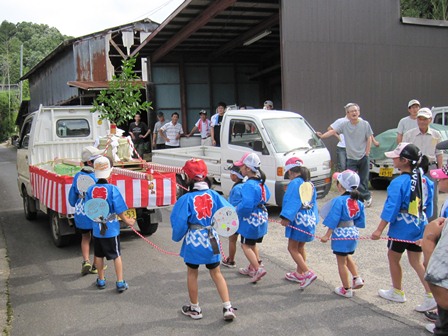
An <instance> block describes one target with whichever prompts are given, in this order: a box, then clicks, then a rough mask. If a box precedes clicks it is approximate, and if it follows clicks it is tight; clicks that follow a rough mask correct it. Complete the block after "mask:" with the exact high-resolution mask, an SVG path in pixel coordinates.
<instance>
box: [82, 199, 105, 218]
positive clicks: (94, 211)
mask: <svg viewBox="0 0 448 336" xmlns="http://www.w3.org/2000/svg"><path fill="white" fill-rule="evenodd" d="M84 212H85V214H86V216H87V217H89V218H90V219H91V220H93V221H95V222H103V221H104V220H105V219H106V218H107V217H108V215H109V204H108V203H107V201H106V200H104V199H102V198H92V199H90V200H88V201H87V202H86V204H84Z"/></svg>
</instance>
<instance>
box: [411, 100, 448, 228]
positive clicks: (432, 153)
mask: <svg viewBox="0 0 448 336" xmlns="http://www.w3.org/2000/svg"><path fill="white" fill-rule="evenodd" d="M431 121H432V112H431V110H430V109H429V108H427V107H423V108H421V109H420V110H418V113H417V125H418V127H417V128H413V129H411V130H409V131H407V132H406V133H405V134H404V135H403V142H409V143H412V144H414V145H416V146H417V147H418V148H419V149H420V150H421V151H422V154H423V155H426V156H427V157H428V159H429V163H430V166H429V169H436V168H442V165H443V153H442V151H441V150H439V149H437V148H436V146H437V144H438V143H439V142H440V141H441V139H442V135H441V134H440V132H439V131H437V130H435V129H432V128H431V127H430V126H429V125H430V124H431ZM428 177H429V178H430V179H431V180H432V181H433V182H434V199H433V202H434V204H433V215H432V217H431V218H430V219H429V220H430V221H431V220H433V219H436V218H437V215H438V199H439V197H438V194H439V192H438V188H437V180H435V179H433V178H432V177H431V175H428Z"/></svg>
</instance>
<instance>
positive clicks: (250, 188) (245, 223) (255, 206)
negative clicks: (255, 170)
mask: <svg viewBox="0 0 448 336" xmlns="http://www.w3.org/2000/svg"><path fill="white" fill-rule="evenodd" d="M241 193H242V195H243V198H242V200H241V202H240V203H239V204H238V205H237V206H236V207H235V208H236V212H237V214H238V219H239V221H240V226H239V228H238V231H237V232H238V233H239V234H241V236H243V237H244V238H247V239H258V238H261V237H263V236H264V235H265V234H266V233H267V232H268V211H267V209H266V206H265V205H266V203H267V201H268V200H269V197H271V193H270V191H269V189H268V187H267V186H266V185H263V184H262V183H261V180H259V179H256V178H250V179H248V180H247V181H246V182H244V184H243V187H242V189H241Z"/></svg>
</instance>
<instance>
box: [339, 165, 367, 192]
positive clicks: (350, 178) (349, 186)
mask: <svg viewBox="0 0 448 336" xmlns="http://www.w3.org/2000/svg"><path fill="white" fill-rule="evenodd" d="M333 179H335V180H337V181H338V182H339V183H340V184H341V186H342V187H343V188H344V189H345V190H347V191H352V190H353V189H356V188H358V186H359V183H360V179H359V175H358V174H356V173H355V172H354V171H353V170H350V169H347V170H344V171H343V172H341V173H339V172H336V173H334V174H333Z"/></svg>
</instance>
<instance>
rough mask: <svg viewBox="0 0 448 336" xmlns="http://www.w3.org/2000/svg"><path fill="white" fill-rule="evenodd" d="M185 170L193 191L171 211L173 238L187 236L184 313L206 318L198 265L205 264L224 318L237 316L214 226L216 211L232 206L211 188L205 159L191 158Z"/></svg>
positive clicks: (190, 188)
mask: <svg viewBox="0 0 448 336" xmlns="http://www.w3.org/2000/svg"><path fill="white" fill-rule="evenodd" d="M183 171H184V172H185V174H186V176H187V184H188V185H189V192H188V193H186V194H185V195H183V196H182V197H180V198H179V199H178V201H177V202H176V204H175V205H174V207H173V211H172V212H171V216H170V220H171V226H172V228H173V233H172V239H173V240H174V241H176V242H178V241H180V240H181V239H183V243H182V248H181V250H180V256H181V257H183V258H184V262H185V264H186V265H187V286H188V294H189V297H190V304H188V305H185V306H183V307H182V310H181V311H182V314H184V315H186V316H189V317H191V318H192V319H194V320H198V319H201V318H202V310H201V308H200V306H199V298H198V268H199V265H205V267H207V269H208V270H209V272H210V276H211V278H212V280H213V282H214V283H215V285H216V288H217V290H218V293H219V296H220V297H221V300H222V302H223V303H222V305H223V314H224V320H226V321H231V320H233V319H234V318H235V312H234V310H235V309H234V308H233V307H232V305H231V303H230V298H229V291H228V288H227V283H226V280H225V279H224V277H223V275H222V273H221V270H220V267H219V265H220V260H221V256H220V253H219V238H218V234H217V233H216V231H215V230H214V229H213V227H212V226H211V225H212V218H213V215H214V214H215V212H216V211H217V210H218V209H220V208H222V207H226V206H231V205H230V203H228V202H227V201H226V200H225V199H224V198H223V197H222V196H220V195H219V194H218V193H216V192H215V191H213V190H210V181H208V179H207V172H208V171H207V166H206V165H205V162H204V161H203V160H198V159H191V160H188V161H187V162H186V163H185V165H184V167H183Z"/></svg>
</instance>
